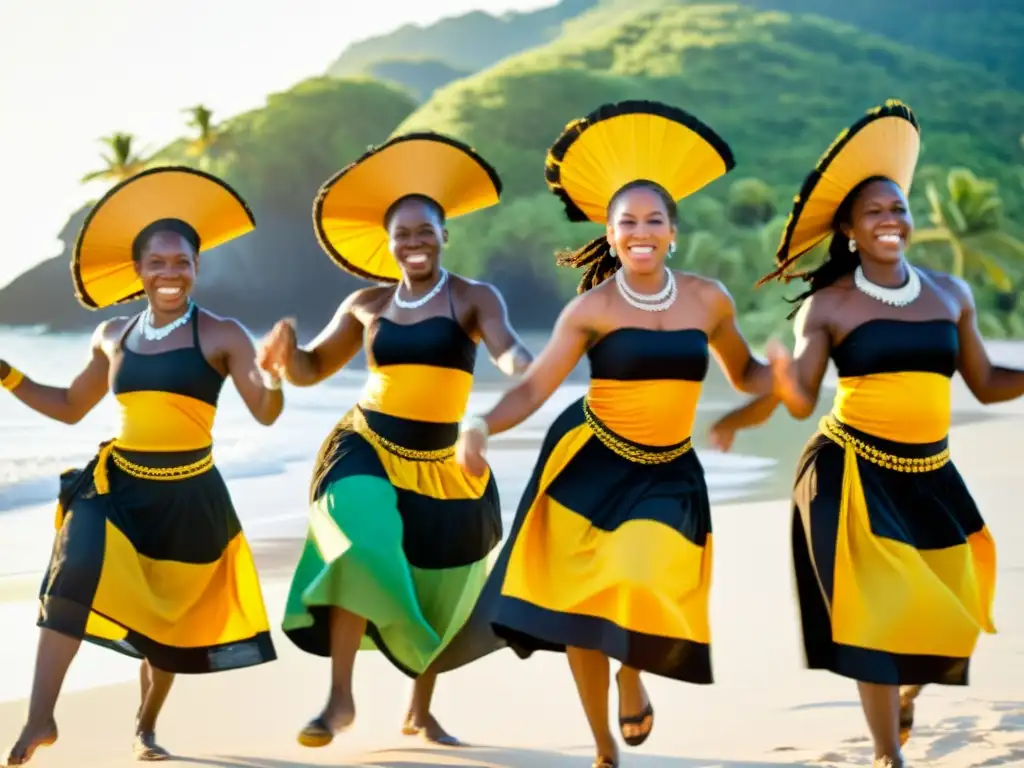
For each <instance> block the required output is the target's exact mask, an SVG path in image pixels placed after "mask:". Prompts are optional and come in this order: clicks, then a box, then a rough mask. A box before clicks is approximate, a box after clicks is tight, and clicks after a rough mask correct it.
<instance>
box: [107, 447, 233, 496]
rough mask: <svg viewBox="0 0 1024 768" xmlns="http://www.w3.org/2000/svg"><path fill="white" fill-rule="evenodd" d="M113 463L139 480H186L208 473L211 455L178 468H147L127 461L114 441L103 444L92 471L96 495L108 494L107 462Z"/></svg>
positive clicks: (210, 467) (211, 460) (210, 465)
mask: <svg viewBox="0 0 1024 768" xmlns="http://www.w3.org/2000/svg"><path fill="white" fill-rule="evenodd" d="M108 459H109V460H110V461H111V462H113V464H114V466H115V467H117V468H118V469H120V470H121V471H122V472H124V473H125V474H126V475H131V476H132V477H136V478H138V479H140V480H164V481H171V480H187V479H189V478H190V477H196V476H198V475H201V474H203V473H204V472H209V471H210V470H211V469H212V468H213V454H212V453H208V454H207V455H206V456H204V457H203V458H201V459H199V460H198V461H193V462H192V463H190V464H184V465H182V466H179V467H147V466H144V465H142V464H136V463H135V462H133V461H131V460H129V459H128V458H127V457H125V456H124V454H122V453H121V452H120V451H118V450H117V443H116V441H114V440H111V441H109V442H106V443H103V444H102V445H101V446H100V451H99V453H98V454H97V456H96V468H95V469H94V470H93V482H94V483H95V485H96V493H98V494H100V495H103V494H105V493H109V492H110V479H109V477H108V476H107V460H108Z"/></svg>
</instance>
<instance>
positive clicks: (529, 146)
mask: <svg viewBox="0 0 1024 768" xmlns="http://www.w3.org/2000/svg"><path fill="white" fill-rule="evenodd" d="M1011 8H1012V10H1011ZM806 9H811V10H814V11H816V12H817V15H800V14H790V13H786V12H785V11H787V10H789V11H802V10H806ZM928 10H931V11H934V13H931V14H930V15H929V14H928V13H925V11H928ZM827 16H828V17H832V18H827ZM501 30H505V31H507V32H509V34H507V35H505V34H503V33H502V32H501ZM513 33H514V34H513ZM1022 36H1024V4H1020V3H1016V4H1011V3H1002V2H1000V1H999V0H975V1H974V2H970V3H968V2H964V0H943V1H942V2H941V3H937V2H936V3H932V2H928V1H926V0H890V1H889V2H887V3H885V4H883V3H882V2H881V0H858V2H843V3H839V2H826V1H825V0H821V2H815V1H812V0H743V1H742V2H703V3H698V2H688V0H671V1H670V0H600V1H599V2H597V1H595V0H564V1H563V2H562V3H560V4H559V5H557V6H553V7H550V8H547V9H543V10H541V11H537V12H535V13H533V14H508V15H506V16H502V17H494V16H490V15H488V14H483V13H476V14H468V15H466V16H462V17H457V18H454V19H447V20H445V21H443V22H440V23H438V24H436V25H432V26H430V27H425V28H419V27H409V26H406V27H403V28H401V29H400V30H398V31H396V32H395V33H394V34H392V35H385V36H382V37H380V38H375V39H373V40H367V41H365V42H364V43H362V44H357V45H356V46H353V47H352V48H350V49H349V50H348V51H346V52H345V53H344V54H343V55H342V57H341V59H339V62H338V64H337V66H336V67H335V68H334V71H335V72H339V71H348V72H359V73H362V74H360V76H359V77H347V78H340V79H339V78H337V77H335V76H325V77H320V78H313V79H312V80H308V81H305V82H303V83H299V84H298V85H296V86H295V87H294V88H291V89H289V90H288V91H285V92H283V93H279V94H273V95H271V96H270V97H268V99H267V104H266V106H265V107H263V108H262V109H258V110H254V111H252V112H249V113H246V114H243V115H239V116H238V117H235V118H232V119H230V120H227V121H224V122H221V123H216V122H215V121H212V118H211V116H210V115H209V113H208V111H205V110H203V109H202V108H201V107H195V108H193V109H191V110H189V113H190V118H189V124H188V125H187V126H186V125H184V118H183V131H182V134H183V138H182V139H180V140H179V141H177V142H175V143H173V144H172V145H170V146H169V147H166V148H165V149H164V150H163V151H161V152H160V153H158V155H157V156H156V157H152V158H138V157H137V156H136V155H135V154H134V153H133V152H132V151H131V148H132V146H131V141H130V140H131V137H126V136H124V135H121V134H116V135H112V136H111V137H110V145H111V148H112V156H113V157H114V158H118V160H117V162H116V163H114V164H113V165H112V166H110V167H107V168H103V167H102V165H101V168H100V169H99V170H101V171H103V172H104V176H106V177H108V178H110V179H111V181H116V180H117V179H119V178H122V177H124V176H125V175H130V173H134V172H135V170H137V169H138V167H140V165H139V163H140V162H142V161H148V163H149V164H167V163H186V164H195V165H197V166H199V167H201V168H205V169H208V170H210V171H212V172H214V173H216V174H219V175H222V176H224V177H225V178H226V179H227V180H228V181H230V182H231V183H232V184H234V185H235V186H236V187H237V188H238V189H239V191H240V192H242V194H243V195H244V196H245V197H246V198H247V199H248V200H249V201H250V203H251V204H252V207H253V209H254V211H255V213H256V218H257V222H258V230H257V232H256V233H255V234H253V235H250V236H248V237H246V238H243V239H242V240H239V241H237V242H235V243H231V244H229V245H227V246H225V247H224V248H222V249H218V252H216V253H215V254H211V255H210V256H209V257H208V258H206V259H205V260H204V263H203V269H202V275H203V277H202V279H201V284H200V288H201V290H200V291H199V292H198V293H197V296H198V298H199V300H200V301H203V302H205V303H207V304H208V305H209V306H210V307H211V308H212V309H214V310H215V311H219V312H223V313H227V314H232V315H236V316H238V317H240V318H241V319H243V320H244V321H245V322H247V323H249V324H250V325H252V326H254V327H260V326H265V325H266V324H267V323H269V322H272V321H273V320H275V319H277V318H278V317H280V316H282V315H285V314H287V315H294V316H297V317H298V319H299V322H300V324H301V325H303V326H305V327H307V328H310V327H313V326H317V325H318V324H320V323H322V322H323V321H324V320H326V319H327V317H329V316H330V314H331V313H332V312H333V310H334V308H335V307H336V306H337V304H338V302H339V300H340V298H341V297H342V296H343V295H344V294H345V293H347V292H348V291H349V290H351V289H352V288H353V287H355V286H356V285H358V284H359V283H358V282H357V281H356V280H354V279H353V278H350V277H348V276H347V275H345V274H343V273H342V272H341V271H340V270H337V269H336V268H335V267H334V266H333V265H332V263H331V262H330V260H329V259H327V258H326V257H325V256H324V254H323V253H322V251H321V250H320V248H319V247H318V245H317V244H316V241H315V238H314V236H313V231H312V227H311V226H310V219H309V215H310V213H309V212H310V206H311V204H312V201H313V198H314V195H315V193H316V190H317V188H318V187H319V185H320V184H321V183H322V182H323V181H324V180H325V179H327V178H328V177H329V176H331V175H332V174H333V173H334V172H335V171H336V170H337V169H339V168H340V167H341V166H343V165H345V164H346V163H348V162H350V161H351V160H353V159H354V158H356V157H358V156H359V155H360V154H362V152H363V151H364V150H365V149H366V147H367V145H370V144H376V143H380V142H381V141H383V140H384V139H385V138H387V136H389V135H391V134H392V133H395V132H402V131H407V130H413V129H429V130H437V131H442V132H445V133H449V134H452V135H454V136H457V137H460V138H462V139H464V140H466V141H468V142H470V143H471V144H473V145H474V146H475V147H476V148H477V149H478V150H480V151H481V152H482V153H483V154H484V155H485V156H486V157H487V158H488V159H489V160H490V161H491V162H492V163H494V164H495V165H496V166H497V167H498V170H499V171H500V172H501V174H502V177H503V179H504V181H505V190H506V194H505V196H504V202H503V203H502V205H501V206H498V207H496V208H494V209H490V210H488V211H484V212H482V213H480V214H476V215H474V216H470V217H467V218H466V219H458V220H455V221H453V222H452V225H451V242H450V245H449V247H448V249H447V252H446V262H447V264H448V266H449V267H451V268H452V269H453V270H455V271H458V272H461V273H464V274H466V275H468V276H471V277H474V276H475V277H482V278H484V279H488V280H492V281H493V282H495V284H496V285H497V286H498V287H499V288H500V289H501V290H502V292H503V293H504V295H505V298H506V300H507V302H508V305H509V309H510V312H511V315H512V318H513V321H514V322H515V323H516V324H517V325H519V326H520V327H524V328H526V327H532V328H547V327H550V323H551V321H552V320H553V319H554V317H555V315H556V314H557V312H558V311H559V310H560V309H561V307H562V306H563V305H564V302H565V301H566V299H567V298H568V297H569V296H571V295H572V292H573V289H574V286H575V283H576V280H577V279H578V275H576V274H574V273H573V271H571V270H567V269H558V268H556V267H555V265H554V258H553V255H552V254H553V251H555V250H556V249H558V248H563V247H566V246H574V245H577V244H579V243H581V242H583V240H585V239H586V238H588V237H591V236H593V235H594V234H595V233H596V232H597V231H599V229H598V228H597V227H595V226H592V225H576V224H570V223H568V222H566V221H565V217H564V215H563V212H562V210H561V208H560V207H559V205H558V203H557V201H556V200H555V198H554V197H553V196H551V195H550V194H548V193H547V192H546V190H545V188H544V183H543V162H544V153H545V151H546V149H547V147H548V146H549V144H550V143H551V141H552V140H553V139H554V138H555V136H557V135H558V133H559V132H560V131H561V129H562V128H563V126H564V125H565V123H566V122H567V121H569V120H571V119H573V118H575V117H578V116H581V115H583V114H585V113H587V112H589V111H590V110H592V109H593V108H594V107H596V106H597V105H599V104H601V103H603V102H608V101H618V100H622V99H645V98H646V99H655V100H660V101H667V102H670V103H673V104H676V105H678V106H680V107H683V108H684V109H688V110H690V111H692V112H694V113H695V114H697V115H698V116H700V117H701V118H702V119H704V120H706V121H708V122H709V123H710V124H711V125H712V126H713V127H714V128H715V129H716V130H717V131H719V132H720V133H721V134H722V135H723V136H724V137H725V139H726V140H727V141H728V142H729V143H730V144H731V145H732V147H733V149H734V151H735V153H736V156H737V161H738V167H737V169H736V171H734V172H733V174H730V176H729V177H726V178H725V179H722V180H719V181H717V182H716V183H715V184H712V185H711V186H710V187H709V188H708V189H706V190H704V191H702V192H701V193H700V194H698V195H696V196H695V197H694V198H692V199H690V200H687V201H686V202H685V203H684V204H683V205H682V207H681V212H680V217H681V218H680V222H679V224H680V237H679V250H678V252H677V255H676V256H675V259H674V264H675V265H676V266H679V267H682V268H687V269H693V270H694V271H697V272H700V273H702V274H706V275H711V276H715V277H718V278H719V279H721V280H722V281H723V282H725V284H726V285H728V286H729V288H730V290H731V291H732V292H733V294H734V296H735V298H736V300H737V304H738V307H739V310H740V312H741V318H742V323H743V325H744V326H745V328H746V330H747V331H748V332H749V333H750V334H751V335H752V336H753V337H754V338H756V339H764V338H765V337H766V336H768V335H769V334H771V333H773V332H775V331H780V330H782V331H785V330H787V329H788V328H789V327H790V324H789V323H788V322H786V320H785V316H786V314H787V313H788V311H789V309H790V307H789V305H787V304H786V303H784V302H783V301H782V297H783V296H785V295H792V294H793V293H794V292H795V290H796V288H795V286H794V287H790V288H788V289H784V288H781V287H779V286H772V287H770V288H767V289H764V290H761V291H754V290H753V287H752V286H753V283H754V282H755V281H756V279H757V278H758V277H759V276H760V275H761V274H763V273H764V272H766V271H767V270H768V269H770V267H771V263H772V257H773V254H774V250H775V247H776V245H777V243H778V240H779V233H780V230H781V226H782V219H783V218H784V216H785V214H786V213H787V211H788V208H789V205H790V202H791V200H792V196H793V194H794V193H795V192H796V190H797V189H798V187H799V184H800V182H801V181H802V179H803V177H804V175H805V174H806V173H807V172H808V171H809V170H810V168H811V167H812V165H813V164H814V162H815V161H816V160H817V159H818V157H819V156H820V154H821V152H822V151H823V150H824V148H825V146H826V145H827V144H828V143H829V141H831V139H832V138H833V137H834V136H835V135H836V133H837V132H838V131H839V130H840V129H842V128H843V127H845V126H847V125H849V124H850V122H852V121H853V120H854V119H855V118H856V117H857V116H859V115H860V114H862V113H863V111H864V110H865V109H867V108H869V107H872V106H874V105H876V104H878V103H880V102H881V101H883V100H884V99H886V98H898V99H902V100H904V101H906V102H908V103H909V104H910V105H911V106H913V107H914V109H915V110H916V111H917V113H918V115H919V117H920V119H921V122H922V126H923V156H922V163H921V166H920V168H919V171H918V174H917V179H916V181H915V186H914V191H913V195H912V200H911V202H912V205H913V208H914V215H915V219H916V223H917V227H918V232H919V243H918V245H916V246H915V248H914V250H913V256H914V258H915V259H916V260H919V261H921V262H923V263H928V264H931V265H933V266H936V267H939V268H942V269H947V270H952V271H954V272H956V273H958V274H963V275H964V276H965V277H967V278H969V279H970V280H971V282H972V284H973V285H974V286H975V291H976V294H977V296H978V303H979V309H980V312H979V318H980V323H981V326H982V330H983V332H984V333H985V334H986V335H988V336H991V337H999V336H1016V337H1024V308H1021V307H1019V306H1018V299H1017V297H1018V296H1019V295H1020V294H1021V293H1022V290H1024V268H1022V265H1024V143H1022V134H1024V89H1022V88H1021V87H1019V84H1018V85H1014V83H1015V82H1017V78H1019V76H1020V75H1021V73H1022V71H1024V67H1021V65H1020V61H1021V60H1020V56H1021V50H1020V46H1019V40H1020V39H1021V37H1022ZM524 48H528V49H529V50H525V51H524V52H520V53H515V52H516V51H522V50H523V49H524ZM510 54H512V55H510ZM499 59H500V61H499ZM495 62H497V63H495ZM470 73H472V74H470ZM374 78H376V79H374ZM381 81H388V82H389V83H390V84H386V83H385V82H381ZM428 94H430V96H429V98H427V99H426V101H424V97H426V96H427V95H428ZM116 128H117V126H111V129H116ZM145 139H146V137H139V143H145ZM98 162H100V161H99V159H98ZM85 213H86V210H81V211H77V212H75V213H74V215H73V216H72V217H71V219H70V220H69V222H68V224H67V226H66V227H65V229H64V232H63V233H62V234H61V239H62V240H63V241H64V242H65V245H66V248H65V251H64V253H63V254H62V255H61V256H59V257H57V258H55V259H52V260H50V261H48V262H45V263H44V264H41V265H39V266H38V267H36V268H34V269H32V270H29V272H27V273H26V274H25V275H23V276H21V277H20V278H18V280H16V281H15V282H14V283H13V284H12V285H11V286H9V287H8V288H6V289H4V290H3V291H0V323H17V324H43V323H45V324H49V325H50V326H51V327H52V328H57V329H68V328H72V327H74V328H81V327H83V326H85V325H87V324H90V323H94V322H95V321H96V320H97V319H98V317H99V316H101V315H100V313H93V314H90V313H85V312H84V311H83V310H81V309H79V308H78V307H77V306H76V305H75V303H74V300H73V298H72V291H71V281H70V276H69V273H68V261H69V256H70V247H71V241H72V239H73V237H74V233H75V231H77V228H78V222H80V221H81V219H82V217H83V216H84V215H85ZM925 239H927V240H928V241H929V242H927V243H924V242H923V241H924V240H925Z"/></svg>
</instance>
